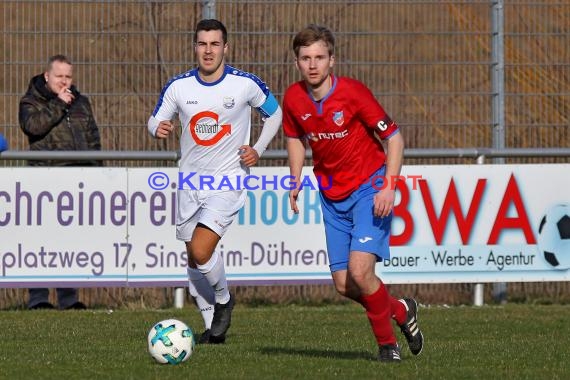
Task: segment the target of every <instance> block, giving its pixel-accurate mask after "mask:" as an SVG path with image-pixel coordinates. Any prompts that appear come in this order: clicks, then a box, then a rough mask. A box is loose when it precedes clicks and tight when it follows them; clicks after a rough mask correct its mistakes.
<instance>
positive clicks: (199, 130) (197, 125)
mask: <svg viewBox="0 0 570 380" xmlns="http://www.w3.org/2000/svg"><path fill="white" fill-rule="evenodd" d="M218 119H219V116H218V114H217V113H214V112H211V111H202V112H198V113H197V114H196V115H194V116H193V117H192V119H190V124H189V125H188V129H189V130H190V134H191V135H192V138H193V139H194V141H195V142H196V144H198V145H202V146H212V145H214V144H215V143H217V142H218V141H220V140H221V139H222V137H224V136H225V135H229V134H230V133H231V132H232V126H231V124H222V125H220V124H219V123H218Z"/></svg>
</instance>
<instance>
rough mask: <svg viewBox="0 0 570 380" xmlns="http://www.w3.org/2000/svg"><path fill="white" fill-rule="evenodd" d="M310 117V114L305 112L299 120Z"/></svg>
mask: <svg viewBox="0 0 570 380" xmlns="http://www.w3.org/2000/svg"><path fill="white" fill-rule="evenodd" d="M310 117H311V114H310V113H306V114H304V115H303V116H301V120H303V121H305V120H307V119H308V118H310Z"/></svg>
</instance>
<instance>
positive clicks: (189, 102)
mask: <svg viewBox="0 0 570 380" xmlns="http://www.w3.org/2000/svg"><path fill="white" fill-rule="evenodd" d="M186 104H198V101H197V100H187V101H186Z"/></svg>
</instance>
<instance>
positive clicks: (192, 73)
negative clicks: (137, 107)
mask: <svg viewBox="0 0 570 380" xmlns="http://www.w3.org/2000/svg"><path fill="white" fill-rule="evenodd" d="M195 75H197V70H196V69H194V70H190V71H187V72H185V73H182V74H178V75H176V76H174V77H172V78H171V79H170V80H169V81H168V82H167V83H166V84H165V85H164V87H163V88H162V91H161V92H160V96H159V97H158V102H157V103H156V107H154V111H152V116H154V117H156V115H157V113H158V111H159V110H160V108H161V107H162V106H163V104H164V96H165V94H166V91H167V90H168V88H169V87H170V86H171V85H172V84H173V83H174V82H176V81H177V80H179V79H183V78H187V77H191V76H195ZM172 112H174V111H172V110H169V111H168V113H172Z"/></svg>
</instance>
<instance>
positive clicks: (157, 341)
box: [148, 319, 196, 364]
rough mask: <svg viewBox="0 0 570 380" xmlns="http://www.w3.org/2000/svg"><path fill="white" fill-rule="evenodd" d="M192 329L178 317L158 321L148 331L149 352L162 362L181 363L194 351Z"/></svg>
mask: <svg viewBox="0 0 570 380" xmlns="http://www.w3.org/2000/svg"><path fill="white" fill-rule="evenodd" d="M195 344H196V343H195V340H194V334H193V333H192V329H190V327H188V326H187V325H186V324H185V323H184V322H181V321H179V320H177V319H166V320H164V321H160V322H158V323H156V324H155V325H154V326H152V328H151V329H150V331H149V333H148V352H149V353H150V355H151V356H152V357H153V359H154V360H156V361H157V362H158V363H161V364H179V363H182V362H184V361H186V360H188V358H189V357H190V355H192V352H193V351H194V345H195Z"/></svg>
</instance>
